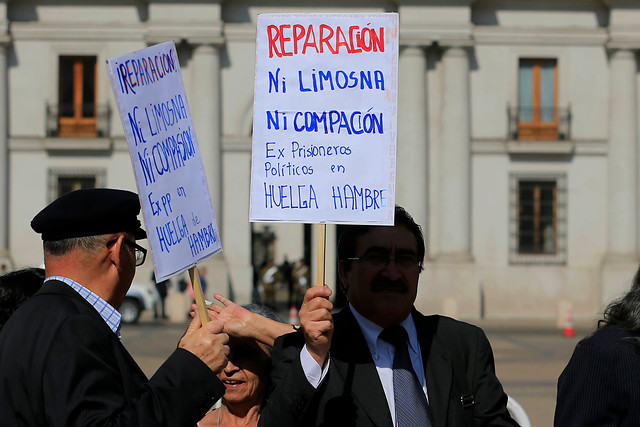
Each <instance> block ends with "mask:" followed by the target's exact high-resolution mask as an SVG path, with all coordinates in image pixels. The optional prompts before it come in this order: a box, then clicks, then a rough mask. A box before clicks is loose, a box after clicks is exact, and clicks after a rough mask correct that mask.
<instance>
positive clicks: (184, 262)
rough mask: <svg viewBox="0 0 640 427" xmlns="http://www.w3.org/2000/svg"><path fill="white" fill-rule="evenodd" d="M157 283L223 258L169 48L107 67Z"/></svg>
mask: <svg viewBox="0 0 640 427" xmlns="http://www.w3.org/2000/svg"><path fill="white" fill-rule="evenodd" d="M107 68H108V71H109V77H110V78H111V86H112V88H113V91H114V93H115V97H116V101H117V104H118V109H119V111H120V118H121V119H122V125H123V126H124V129H125V133H126V136H127V141H128V143H129V153H130V154H131V162H132V164H133V170H134V173H135V177H136V183H137V186H138V194H139V195H140V202H141V205H142V212H143V215H144V219H145V222H146V226H147V234H148V239H149V243H150V245H151V253H152V255H153V261H154V266H155V274H156V278H157V280H158V281H162V280H164V279H166V278H168V277H171V276H173V275H175V274H177V273H180V272H182V271H184V270H186V269H188V268H189V267H193V266H195V264H196V263H198V262H199V261H201V260H203V259H205V258H207V257H209V256H211V255H213V254H215V253H217V252H219V251H221V250H222V246H221V244H220V236H219V233H218V227H217V225H216V220H215V217H214V214H213V206H212V204H211V198H210V197H209V189H208V187H207V180H206V176H205V173H204V167H203V165H202V158H201V157H200V150H199V148H198V140H197V138H196V134H195V131H194V129H193V123H192V122H191V112H190V110H189V104H188V103H187V97H186V95H185V91H184V85H183V83H182V75H181V72H180V64H179V63H178V55H177V53H176V47H175V44H174V42H173V41H169V42H165V43H161V44H158V45H155V46H151V47H148V48H146V49H142V50H139V51H136V52H132V53H129V54H126V55H122V56H119V57H116V58H111V59H109V60H107Z"/></svg>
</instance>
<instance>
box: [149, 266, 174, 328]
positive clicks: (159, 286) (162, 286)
mask: <svg viewBox="0 0 640 427" xmlns="http://www.w3.org/2000/svg"><path fill="white" fill-rule="evenodd" d="M151 281H152V282H153V283H154V284H155V286H156V290H157V291H158V295H159V296H160V300H159V301H158V303H159V305H160V313H158V304H155V305H154V306H153V318H154V319H158V318H162V319H167V318H168V317H167V315H166V312H165V300H166V299H167V292H168V289H169V287H170V286H171V281H170V280H169V279H165V280H162V281H160V282H156V273H155V271H154V272H152V273H151Z"/></svg>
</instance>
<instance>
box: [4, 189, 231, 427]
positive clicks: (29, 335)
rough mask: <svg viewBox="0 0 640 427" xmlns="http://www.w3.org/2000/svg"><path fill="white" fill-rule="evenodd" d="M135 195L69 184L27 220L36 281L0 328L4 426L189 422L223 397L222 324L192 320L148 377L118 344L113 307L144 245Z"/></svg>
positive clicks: (128, 282)
mask: <svg viewBox="0 0 640 427" xmlns="http://www.w3.org/2000/svg"><path fill="white" fill-rule="evenodd" d="M139 212H140V203H139V201H138V197H137V195H136V194H135V193H132V192H129V191H123V190H113V189H91V190H78V191H74V192H71V193H68V194H66V195H64V196H62V197H60V198H58V199H57V200H55V201H54V202H53V203H51V204H50V205H49V206H47V207H46V208H44V209H43V210H42V211H41V212H40V213H39V214H38V215H36V216H35V218H34V219H33V221H32V222H31V226H32V228H33V229H34V230H35V231H36V232H38V233H40V234H41V235H42V240H43V242H44V245H43V246H44V259H45V270H46V276H47V278H46V279H45V283H44V285H43V286H42V288H41V290H40V291H38V293H36V294H35V295H34V296H33V297H32V298H31V299H30V300H28V301H27V302H26V303H24V304H23V305H22V306H21V307H20V308H19V309H18V310H17V311H16V312H15V313H14V314H13V316H12V317H11V318H10V319H9V321H8V322H7V324H6V325H5V327H4V328H3V329H2V332H0V424H2V425H3V426H60V427H67V426H82V427H85V426H98V425H100V426H102V425H109V426H172V427H173V426H190V425H191V426H193V425H195V424H196V423H197V421H198V420H200V419H201V418H202V417H203V416H204V414H205V413H206V412H207V410H208V409H209V408H210V407H211V406H212V405H213V403H214V402H215V401H217V400H218V399H219V398H220V397H222V395H223V394H224V390H225V388H224V385H223V384H222V383H221V382H220V380H219V379H218V378H217V375H216V374H217V373H219V372H220V371H221V370H222V369H223V368H224V367H225V366H226V364H227V355H228V353H229V347H228V346H227V345H226V344H227V341H228V336H227V335H226V334H224V333H222V328H223V325H222V323H221V322H219V321H216V320H212V321H210V322H209V323H208V324H207V325H206V326H204V327H201V324H200V319H199V317H198V316H197V315H196V318H195V319H194V320H193V321H192V322H191V324H190V325H189V327H188V329H187V331H186V332H185V334H184V336H183V337H182V338H181V339H180V342H179V343H178V348H177V349H176V350H175V351H174V352H173V354H172V355H171V356H170V357H169V358H168V359H167V361H166V362H165V363H164V364H163V365H162V366H161V367H160V368H159V369H158V371H157V372H156V374H155V375H154V376H153V377H152V378H151V379H150V380H149V379H147V378H146V376H145V375H144V373H143V372H142V370H141V369H140V368H139V367H138V365H137V364H136V363H135V361H134V360H133V358H132V357H131V356H130V355H129V353H128V352H127V351H126V349H125V348H124V346H123V345H122V344H121V343H120V314H119V313H118V312H117V310H116V309H117V308H118V307H119V306H120V304H121V303H122V300H123V298H124V296H125V294H126V293H127V291H128V289H129V287H130V286H131V281H132V280H133V276H134V274H135V268H136V266H138V265H141V264H142V263H143V262H144V260H145V257H146V250H145V249H144V248H143V247H141V246H139V245H138V244H137V243H135V240H137V239H144V238H146V233H145V231H144V230H143V229H142V228H140V221H139V220H138V218H137V215H138V213H139Z"/></svg>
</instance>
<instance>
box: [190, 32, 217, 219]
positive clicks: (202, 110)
mask: <svg viewBox="0 0 640 427" xmlns="http://www.w3.org/2000/svg"><path fill="white" fill-rule="evenodd" d="M191 44H193V45H195V47H194V49H193V56H192V61H193V84H192V89H193V90H192V92H193V93H192V97H191V98H190V99H189V106H190V109H191V115H192V116H193V117H192V119H193V125H194V127H195V131H196V136H197V138H198V145H199V147H200V155H201V157H202V163H203V166H204V172H205V174H206V176H207V184H208V186H209V194H210V195H211V201H212V202H213V210H214V213H215V216H216V222H217V223H218V229H221V227H222V225H221V221H222V210H221V204H222V141H221V139H222V132H221V126H222V111H221V97H222V94H221V89H220V49H219V45H218V44H217V43H214V42H211V43H202V42H198V43H193V42H191Z"/></svg>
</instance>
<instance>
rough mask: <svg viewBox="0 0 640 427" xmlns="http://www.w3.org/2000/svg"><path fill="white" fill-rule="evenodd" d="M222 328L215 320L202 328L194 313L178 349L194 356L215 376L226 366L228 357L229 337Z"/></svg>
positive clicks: (198, 317) (198, 318)
mask: <svg viewBox="0 0 640 427" xmlns="http://www.w3.org/2000/svg"><path fill="white" fill-rule="evenodd" d="M223 328H224V325H223V323H222V322H221V321H219V320H215V319H213V320H210V321H209V323H207V324H206V325H204V326H202V323H201V322H200V316H199V315H198V313H195V315H194V317H193V320H192V321H191V323H190V324H189V327H188V328H187V330H186V332H185V333H184V335H183V336H182V338H180V342H178V347H180V348H184V349H185V350H187V351H190V352H191V353H193V354H194V355H196V356H197V357H198V358H199V359H200V360H202V361H203V362H204V363H206V364H207V366H208V367H209V368H210V369H211V370H212V371H213V372H214V373H215V374H216V375H217V374H219V373H220V372H221V371H222V370H223V369H224V367H225V366H227V361H228V360H227V357H228V356H229V346H228V345H227V343H228V342H229V335H227V334H226V333H224V332H223Z"/></svg>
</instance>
